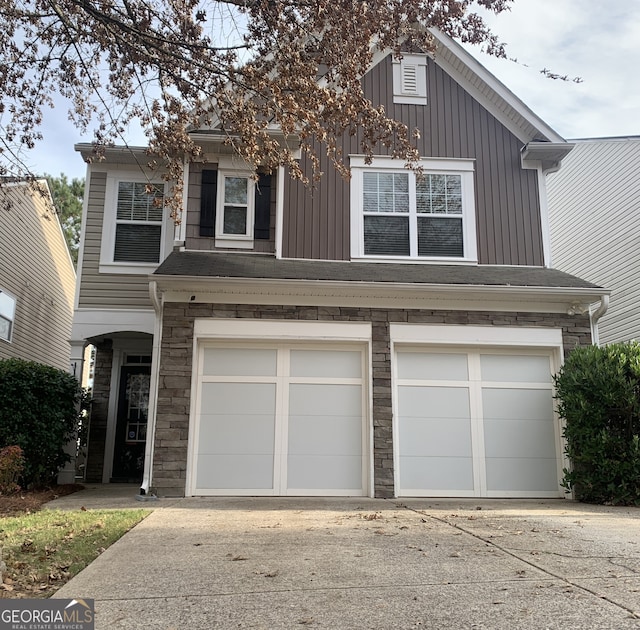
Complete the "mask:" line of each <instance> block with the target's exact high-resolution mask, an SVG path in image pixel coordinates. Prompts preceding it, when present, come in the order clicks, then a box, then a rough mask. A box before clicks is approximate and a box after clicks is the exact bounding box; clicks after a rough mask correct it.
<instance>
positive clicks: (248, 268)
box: [154, 252, 599, 289]
mask: <svg viewBox="0 0 640 630" xmlns="http://www.w3.org/2000/svg"><path fill="white" fill-rule="evenodd" d="M154 275H158V276H192V277H197V278H206V277H210V278H253V279H256V278H265V279H273V280H320V281H322V280H325V281H330V282H331V281H332V282H387V283H388V282H399V283H408V284H414V283H415V284H434V285H443V284H444V285H451V284H460V285H475V286H505V287H507V286H512V287H552V288H574V289H576V288H578V289H598V288H599V287H598V286H597V285H595V284H592V283H590V282H586V281H585V280H581V279H580V278H576V277H575V276H572V275H569V274H568V273H564V272H562V271H557V270H555V269H546V268H543V267H506V266H505V267H503V266H498V265H421V264H403V263H371V262H350V261H326V260H297V259H296V260H293V259H277V258H275V257H273V256H265V255H260V254H243V253H236V252H173V253H171V254H170V255H169V257H168V258H167V259H166V260H165V261H164V262H163V263H162V264H161V265H160V266H159V267H158V269H157V270H156V271H155V274H154Z"/></svg>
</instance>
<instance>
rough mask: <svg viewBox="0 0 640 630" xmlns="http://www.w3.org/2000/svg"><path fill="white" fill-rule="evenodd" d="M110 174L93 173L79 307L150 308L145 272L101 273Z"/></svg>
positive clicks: (89, 180)
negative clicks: (136, 273) (107, 188)
mask: <svg viewBox="0 0 640 630" xmlns="http://www.w3.org/2000/svg"><path fill="white" fill-rule="evenodd" d="M106 183H107V174H106V173H103V172H95V171H94V172H91V174H90V175H89V178H88V182H87V185H88V186H89V198H88V205H87V219H86V223H85V240H84V254H83V257H82V274H81V277H80V278H79V282H80V297H79V302H78V307H79V308H119V309H123V308H124V309H126V308H133V309H137V308H151V300H150V299H149V279H148V277H147V275H146V274H143V275H132V274H119V273H118V274H116V273H100V246H101V241H102V224H103V217H104V211H105V207H104V204H105V192H106Z"/></svg>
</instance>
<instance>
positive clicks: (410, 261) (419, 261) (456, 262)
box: [351, 256, 478, 265]
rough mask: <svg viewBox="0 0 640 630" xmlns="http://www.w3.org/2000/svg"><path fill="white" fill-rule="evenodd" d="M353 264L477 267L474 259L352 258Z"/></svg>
mask: <svg viewBox="0 0 640 630" xmlns="http://www.w3.org/2000/svg"><path fill="white" fill-rule="evenodd" d="M351 261H352V262H369V263H396V264H397V263H402V264H407V265H477V264H478V261H477V260H475V259H473V258H446V257H441V258H410V257H408V256H351Z"/></svg>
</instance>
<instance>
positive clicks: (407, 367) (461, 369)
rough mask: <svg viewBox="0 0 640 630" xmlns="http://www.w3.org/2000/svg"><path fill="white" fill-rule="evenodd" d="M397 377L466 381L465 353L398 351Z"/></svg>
mask: <svg viewBox="0 0 640 630" xmlns="http://www.w3.org/2000/svg"><path fill="white" fill-rule="evenodd" d="M397 365H398V378H400V379H414V380H425V381H431V380H447V381H466V380H467V378H468V368H467V355H466V354H446V353H441V354H438V353H428V352H399V353H398V364H397Z"/></svg>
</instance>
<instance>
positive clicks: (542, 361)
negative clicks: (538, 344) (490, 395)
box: [480, 354, 551, 383]
mask: <svg viewBox="0 0 640 630" xmlns="http://www.w3.org/2000/svg"><path fill="white" fill-rule="evenodd" d="M480 366H481V374H482V380H483V381H492V382H511V383H550V382H551V370H550V368H549V357H548V356H535V355H504V354H481V355H480Z"/></svg>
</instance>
